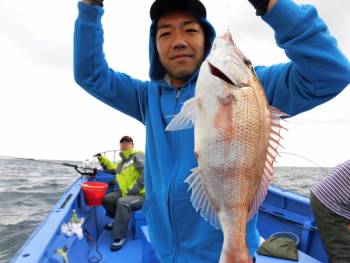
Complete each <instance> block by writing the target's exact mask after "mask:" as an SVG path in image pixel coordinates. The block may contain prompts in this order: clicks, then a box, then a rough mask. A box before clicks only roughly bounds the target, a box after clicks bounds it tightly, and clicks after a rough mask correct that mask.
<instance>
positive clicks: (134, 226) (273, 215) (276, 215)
mask: <svg viewBox="0 0 350 263" xmlns="http://www.w3.org/2000/svg"><path fill="white" fill-rule="evenodd" d="M96 178H98V181H102V182H108V181H109V180H110V179H111V178H113V176H112V175H110V174H107V173H103V172H98V175H97V176H96ZM85 181H86V179H78V180H77V181H76V182H74V183H73V184H72V186H71V187H70V188H69V189H68V190H67V191H66V192H65V193H64V194H63V195H62V197H61V198H60V200H59V201H58V202H57V203H56V205H55V206H54V208H53V210H52V211H51V212H50V213H49V214H48V216H47V217H46V218H45V219H44V221H43V222H42V223H41V224H40V225H39V226H38V228H37V229H36V230H35V231H34V232H33V233H32V235H31V236H30V238H29V239H28V240H27V241H26V243H25V244H24V245H23V246H22V248H21V249H20V250H19V251H18V252H17V254H16V255H15V256H14V258H13V259H12V260H11V262H12V263H34V262H45V263H46V262H50V263H53V262H64V259H63V257H62V256H60V255H58V254H57V253H56V251H57V249H60V248H61V249H64V250H65V251H66V253H67V256H68V259H69V262H131V263H157V262H159V261H158V260H157V258H156V255H155V251H154V249H153V247H152V245H151V243H150V240H149V238H148V231H147V224H146V221H145V218H144V217H143V214H142V212H140V211H137V212H135V213H134V215H133V218H132V220H131V222H130V226H129V231H128V237H127V242H126V244H125V246H124V247H123V249H121V250H120V251H118V252H111V251H110V247H109V246H110V244H111V242H112V239H111V235H110V232H109V231H107V230H105V229H104V225H105V224H106V223H109V222H110V219H109V218H107V217H106V216H105V211H104V209H103V208H102V207H101V206H98V207H89V206H87V205H86V204H85V200H84V196H83V193H82V191H81V185H82V184H83V183H84V182H85ZM73 209H75V210H76V211H77V214H78V217H80V218H81V217H83V218H84V219H85V223H84V225H83V230H84V231H83V233H84V236H83V238H82V239H81V240H80V239H78V237H77V236H76V235H75V236H73V237H67V236H65V235H63V234H62V233H61V225H62V224H63V223H67V222H69V220H70V218H71V215H72V210H73ZM258 228H259V231H260V234H261V236H262V239H263V238H264V239H267V238H268V237H269V236H270V235H271V234H273V233H275V232H280V231H287V232H293V233H295V234H297V235H298V237H299V239H300V244H299V246H298V248H299V250H300V251H299V262H306V263H307V262H310V263H313V262H328V261H327V257H326V254H325V251H324V248H323V246H322V243H321V240H320V236H319V234H318V232H317V229H316V227H315V224H314V219H313V217H312V213H311V211H310V205H309V200H308V198H306V197H304V196H301V195H298V194H295V193H291V192H288V191H285V190H283V189H279V188H275V187H271V186H270V188H269V192H268V195H267V198H266V199H265V201H264V203H263V205H262V206H261V209H260V211H259V221H258ZM264 262H269V263H271V262H292V261H288V260H282V259H275V258H272V257H266V256H260V255H257V263H264ZM294 262H295V261H294Z"/></svg>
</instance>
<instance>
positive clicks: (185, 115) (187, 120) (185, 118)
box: [165, 97, 199, 131]
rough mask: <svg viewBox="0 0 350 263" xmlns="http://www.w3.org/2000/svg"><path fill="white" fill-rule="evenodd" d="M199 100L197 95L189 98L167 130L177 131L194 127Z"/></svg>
mask: <svg viewBox="0 0 350 263" xmlns="http://www.w3.org/2000/svg"><path fill="white" fill-rule="evenodd" d="M198 100H199V99H198V98H196V97H193V98H191V99H189V100H187V101H186V102H185V103H184V105H183V106H182V108H181V111H180V112H179V113H178V114H176V115H175V117H174V118H173V119H172V120H171V121H170V123H169V124H168V126H167V127H166V129H165V130H166V131H176V130H183V129H189V128H192V127H193V126H194V123H195V122H196V104H197V103H198Z"/></svg>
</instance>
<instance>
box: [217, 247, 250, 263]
mask: <svg viewBox="0 0 350 263" xmlns="http://www.w3.org/2000/svg"><path fill="white" fill-rule="evenodd" d="M219 263H253V259H252V257H251V256H250V255H249V253H248V250H247V251H236V252H232V251H230V250H222V252H221V256H220V261H219Z"/></svg>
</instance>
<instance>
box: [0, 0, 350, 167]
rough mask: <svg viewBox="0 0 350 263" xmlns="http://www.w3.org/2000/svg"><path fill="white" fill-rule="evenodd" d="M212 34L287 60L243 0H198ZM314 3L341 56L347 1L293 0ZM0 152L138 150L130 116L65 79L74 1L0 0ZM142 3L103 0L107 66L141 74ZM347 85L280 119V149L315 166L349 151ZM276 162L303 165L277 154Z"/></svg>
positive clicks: (138, 129) (348, 43)
mask: <svg viewBox="0 0 350 263" xmlns="http://www.w3.org/2000/svg"><path fill="white" fill-rule="evenodd" d="M203 2H204V3H205V4H206V6H207V12H208V19H209V21H211V22H212V23H213V25H214V26H215V28H216V30H217V33H218V34H221V33H223V32H225V31H226V30H227V28H228V27H229V29H230V31H231V32H232V35H233V37H234V38H235V41H236V43H237V44H238V46H239V47H240V48H241V49H242V51H243V52H244V53H245V54H246V55H247V56H248V57H249V58H250V59H251V60H252V62H253V63H254V64H255V65H259V64H263V65H270V64H273V63H279V62H284V61H287V59H286V57H285V55H284V53H283V51H282V50H280V49H279V48H278V47H277V46H276V45H275V42H274V38H273V32H272V30H271V29H270V28H269V26H268V25H266V24H265V23H264V22H263V21H262V20H261V19H260V18H258V17H256V16H255V14H254V10H253V8H252V7H251V6H250V5H249V3H248V1H246V0H234V1H233V0H231V1H229V0H216V1H213V0H211V1H209V0H203ZM297 2H298V3H309V4H313V5H315V6H316V7H317V9H318V12H319V14H320V16H321V17H322V18H323V19H324V20H325V21H326V23H327V25H328V26H329V30H330V32H331V33H332V34H333V35H334V36H335V37H336V38H337V40H338V44H339V46H340V47H341V49H342V50H343V52H344V53H345V54H346V55H347V57H348V58H349V57H350V38H349V28H350V18H349V15H348V10H350V1H346V0H333V1H330V0H329V1H327V0H323V1H321V0H309V1H306V0H305V1H299V0H298V1H297ZM0 3H1V9H0V24H1V27H0V47H1V48H0V57H1V62H0V72H1V88H0V112H1V114H0V121H1V129H0V155H12V156H21V157H31V158H45V159H65V160H70V159H74V160H83V159H85V158H88V157H90V156H91V155H92V154H94V153H96V152H99V151H104V150H110V149H115V148H116V147H118V144H117V142H118V141H119V138H120V137H121V136H122V135H125V134H129V135H131V136H133V137H134V138H135V144H136V147H137V148H139V149H143V147H144V128H143V125H142V124H140V123H138V122H137V121H135V120H133V119H131V118H129V117H127V116H126V115H123V114H121V113H119V112H117V111H116V110H114V109H112V108H110V107H109V106H107V105H105V104H103V103H102V102H100V101H98V100H97V99H95V98H93V97H92V96H90V95H88V94H87V93H86V92H85V91H83V90H82V89H81V88H80V87H78V85H77V84H75V82H74V79H73V70H72V55H73V54H72V50H73V47H72V44H73V27H74V21H75V18H76V16H77V7H76V5H77V1H72V0H36V1H35V3H33V2H31V1H27V0H17V1H5V0H0ZM151 3H152V0H142V1H118V0H105V15H104V17H103V23H104V30H105V46H104V47H105V53H106V57H107V59H108V62H109V65H110V66H111V67H112V68H114V69H118V70H120V71H124V72H127V73H128V74H130V75H132V76H135V77H139V78H141V79H148V29H149V24H150V19H149V15H148V10H149V7H150V4H151ZM349 101H350V89H349V88H347V89H346V90H345V91H344V92H343V93H341V94H340V95H339V96H338V97H336V98H335V99H333V100H332V101H330V102H328V103H326V104H324V105H322V106H319V107H317V108H316V109H313V110H311V111H309V112H306V113H303V114H301V115H299V116H297V117H294V118H291V119H289V121H288V123H287V127H288V129H289V131H288V132H287V133H285V134H284V137H285V141H284V142H283V145H284V147H285V149H284V150H283V151H285V152H290V153H293V154H298V155H302V156H305V157H306V158H308V159H311V160H312V161H314V162H316V163H317V164H319V165H321V166H333V165H335V164H337V163H339V162H341V161H344V160H347V159H349V158H350V151H349V149H350V139H349V134H350V106H349ZM279 164H280V165H305V166H313V164H312V163H310V162H307V161H306V160H304V159H302V158H297V157H295V156H292V155H286V154H282V158H281V159H279Z"/></svg>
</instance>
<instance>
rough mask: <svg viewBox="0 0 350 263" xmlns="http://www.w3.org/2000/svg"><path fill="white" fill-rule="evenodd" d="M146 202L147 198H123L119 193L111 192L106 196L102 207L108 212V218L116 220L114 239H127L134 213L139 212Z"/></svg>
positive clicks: (113, 229) (114, 222)
mask: <svg viewBox="0 0 350 263" xmlns="http://www.w3.org/2000/svg"><path fill="white" fill-rule="evenodd" d="M144 201H145V197H144V196H142V195H128V196H125V197H121V196H120V193H119V192H111V193H108V194H106V195H105V196H104V198H103V201H102V205H103V207H104V208H105V209H106V211H107V216H109V217H111V218H114V221H113V225H112V238H113V239H123V238H125V237H126V234H127V231H128V226H129V220H130V218H131V215H132V212H133V211H136V210H139V209H140V208H141V207H142V205H143V203H144Z"/></svg>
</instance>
